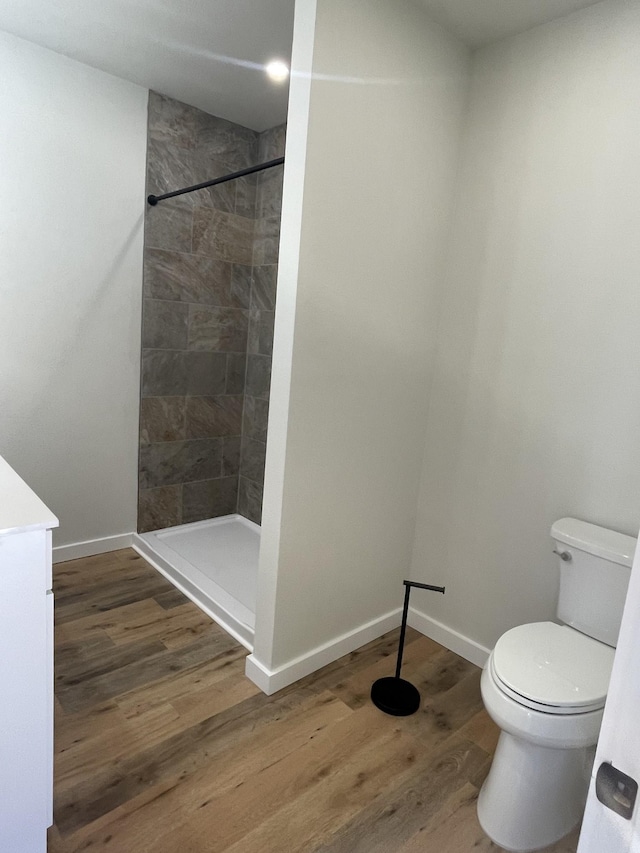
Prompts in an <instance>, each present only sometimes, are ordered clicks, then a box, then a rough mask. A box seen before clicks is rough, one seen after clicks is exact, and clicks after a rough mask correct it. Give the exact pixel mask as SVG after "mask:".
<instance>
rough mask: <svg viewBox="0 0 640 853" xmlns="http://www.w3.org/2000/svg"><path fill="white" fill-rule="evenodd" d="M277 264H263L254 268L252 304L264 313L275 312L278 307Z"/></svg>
mask: <svg viewBox="0 0 640 853" xmlns="http://www.w3.org/2000/svg"><path fill="white" fill-rule="evenodd" d="M277 279H278V265H277V264H262V265H260V266H258V265H256V266H254V267H253V281H252V284H251V302H252V303H253V304H254V305H255V306H256V307H257V308H261V309H263V310H264V311H273V310H274V309H275V307H276V283H277Z"/></svg>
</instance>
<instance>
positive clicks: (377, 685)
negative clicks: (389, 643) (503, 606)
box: [371, 581, 444, 717]
mask: <svg viewBox="0 0 640 853" xmlns="http://www.w3.org/2000/svg"><path fill="white" fill-rule="evenodd" d="M402 583H403V584H404V585H405V593H404V610H403V611H402V627H401V628H400V642H399V644H398V660H397V663H396V674H395V676H387V677H385V678H379V679H378V680H377V681H374V682H373V684H372V686H371V701H372V702H373V704H374V705H375V706H376V708H380V710H381V711H384V713H385V714H392V715H393V716H394V717H408V716H409V715H410V714H415V712H416V711H417V710H418V708H419V707H420V693H419V692H418V689H417V688H416V687H414V686H413V684H411V682H410V681H405V679H404V678H400V669H401V668H402V653H403V651H404V635H405V633H406V631H407V616H408V614H409V596H410V594H411V587H414V586H417V587H419V588H420V589H430V590H432V591H433V592H441V593H442V594H443V595H444V587H443V586H432V585H431V584H428V583H418V582H417V581H402Z"/></svg>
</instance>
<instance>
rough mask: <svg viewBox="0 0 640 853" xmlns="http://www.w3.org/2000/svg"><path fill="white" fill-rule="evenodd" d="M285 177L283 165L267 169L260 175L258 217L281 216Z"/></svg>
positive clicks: (257, 199)
mask: <svg viewBox="0 0 640 853" xmlns="http://www.w3.org/2000/svg"><path fill="white" fill-rule="evenodd" d="M283 177H284V167H283V166H274V167H273V168H271V169H265V171H264V172H261V173H260V175H259V176H258V187H257V192H256V219H259V218H261V217H264V216H280V214H281V212H282V181H283Z"/></svg>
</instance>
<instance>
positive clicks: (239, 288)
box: [231, 264, 253, 308]
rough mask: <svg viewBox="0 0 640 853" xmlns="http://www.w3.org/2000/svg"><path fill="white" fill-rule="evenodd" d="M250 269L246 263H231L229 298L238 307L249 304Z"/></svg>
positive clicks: (246, 306) (244, 306) (245, 306)
mask: <svg viewBox="0 0 640 853" xmlns="http://www.w3.org/2000/svg"><path fill="white" fill-rule="evenodd" d="M252 269H253V267H250V266H249V265H248V264H233V265H232V267H231V270H232V272H231V298H232V300H233V303H234V305H237V306H238V307H239V308H248V307H249V306H250V305H251V282H252Z"/></svg>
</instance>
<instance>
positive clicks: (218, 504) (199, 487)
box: [182, 477, 238, 524]
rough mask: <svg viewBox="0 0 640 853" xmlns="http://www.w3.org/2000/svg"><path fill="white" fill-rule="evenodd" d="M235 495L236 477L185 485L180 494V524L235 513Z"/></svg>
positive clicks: (236, 493)
mask: <svg viewBox="0 0 640 853" xmlns="http://www.w3.org/2000/svg"><path fill="white" fill-rule="evenodd" d="M237 495H238V478H237V477H221V478H219V479H217V480H204V481H202V482H199V483H185V485H184V486H183V492H182V523H183V524H188V523H189V522H192V521H202V520H203V519H205V518H215V517H217V516H220V515H229V514H230V513H232V512H235V511H236V503H237Z"/></svg>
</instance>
